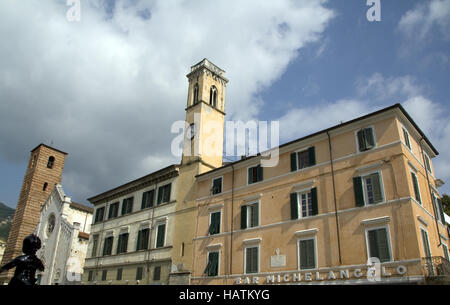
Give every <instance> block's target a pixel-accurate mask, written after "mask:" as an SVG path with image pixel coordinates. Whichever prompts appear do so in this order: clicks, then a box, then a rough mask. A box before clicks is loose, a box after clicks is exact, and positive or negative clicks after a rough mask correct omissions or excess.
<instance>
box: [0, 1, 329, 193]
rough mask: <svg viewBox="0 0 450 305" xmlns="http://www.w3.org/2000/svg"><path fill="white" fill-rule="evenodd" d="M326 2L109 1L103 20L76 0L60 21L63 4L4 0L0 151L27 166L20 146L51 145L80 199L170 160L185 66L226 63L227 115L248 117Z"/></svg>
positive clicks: (316, 26)
mask: <svg viewBox="0 0 450 305" xmlns="http://www.w3.org/2000/svg"><path fill="white" fill-rule="evenodd" d="M325 3H326V1H321V0H316V1H312V0H304V1H298V0H296V1H292V0H279V1H264V2H261V1H256V0H255V1H240V2H233V3H231V2H230V1H225V0H223V1H219V0H217V1H206V0H204V1H183V0H179V1H173V0H164V1H117V3H116V5H115V7H114V11H113V14H112V15H111V14H107V13H106V10H105V8H106V6H105V5H106V2H105V1H102V0H97V1H82V2H81V22H68V21H67V20H66V12H67V10H68V9H69V7H68V6H65V1H56V0H54V1H37V0H36V1H13V0H3V1H0V37H1V38H2V41H3V43H2V44H1V45H0V66H1V67H2V69H1V70H0V101H1V102H0V122H1V127H2V128H1V129H0V157H1V159H4V160H8V162H23V160H22V159H21V157H19V154H18V153H17V152H19V151H20V152H22V151H27V150H29V149H31V148H33V147H34V146H35V145H37V144H38V143H40V142H45V143H46V144H50V141H52V140H53V141H54V146H55V147H57V148H60V149H62V150H65V151H67V152H68V153H69V155H68V159H67V163H66V167H65V173H64V179H63V183H65V185H64V187H65V189H66V190H67V192H68V193H69V194H70V195H72V197H73V198H74V200H79V201H84V199H85V198H87V197H90V196H91V195H95V194H96V193H98V192H103V191H105V190H106V189H107V188H112V187H115V186H117V185H118V184H119V183H124V182H127V181H129V180H130V179H134V178H136V177H139V176H141V175H145V174H147V173H148V172H149V171H151V170H156V169H158V168H160V167H161V165H162V163H165V162H167V163H177V162H179V161H180V160H178V158H175V157H171V156H170V155H169V151H170V143H171V140H172V139H173V137H174V136H175V135H173V134H171V133H170V126H171V124H172V122H174V121H175V120H180V119H184V107H185V103H186V93H187V79H186V77H185V75H186V74H187V73H188V72H189V68H190V66H191V65H193V64H195V63H196V62H198V61H200V60H201V59H202V58H203V57H207V58H209V59H210V60H211V61H212V62H214V63H215V64H217V65H218V66H220V67H221V68H223V69H225V70H226V71H227V77H228V78H229V79H230V83H229V85H228V88H227V90H228V91H227V105H226V111H227V119H231V118H234V119H250V118H254V117H256V116H257V115H258V111H259V106H260V105H261V103H262V101H260V100H259V99H258V98H257V94H258V92H260V91H261V90H262V89H263V88H265V87H267V86H270V84H271V83H272V82H274V81H275V80H276V79H278V78H279V77H280V76H281V75H282V73H283V72H284V71H285V69H286V67H287V66H288V64H289V62H290V61H291V60H293V59H294V58H295V57H296V56H297V52H298V49H300V48H302V47H304V46H305V45H307V44H309V43H312V42H316V41H318V40H319V39H320V35H321V34H322V33H323V31H324V30H325V28H326V26H327V24H328V22H329V21H330V20H331V19H332V18H333V12H332V11H331V10H329V9H327V8H325ZM145 10H146V11H145ZM143 11H145V12H146V13H145V14H144V15H146V16H147V17H149V18H142V17H141V16H142V15H143V14H142V12H143ZM242 109H245V111H242ZM20 156H22V155H20ZM165 165H169V164H165Z"/></svg>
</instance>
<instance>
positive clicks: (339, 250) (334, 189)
mask: <svg viewBox="0 0 450 305" xmlns="http://www.w3.org/2000/svg"><path fill="white" fill-rule="evenodd" d="M327 136H328V147H329V151H330V165H331V180H332V181H333V198H334V215H335V218H336V233H337V242H338V253H339V265H342V256H341V238H340V233H339V218H338V209H337V201H336V186H335V182H334V166H333V155H332V152H331V138H330V133H329V132H328V131H327Z"/></svg>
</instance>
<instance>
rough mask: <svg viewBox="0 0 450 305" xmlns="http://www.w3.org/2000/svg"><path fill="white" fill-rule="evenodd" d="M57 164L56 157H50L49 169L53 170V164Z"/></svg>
mask: <svg viewBox="0 0 450 305" xmlns="http://www.w3.org/2000/svg"><path fill="white" fill-rule="evenodd" d="M54 163H55V157H53V156H50V157H49V158H48V162H47V168H53V164H54Z"/></svg>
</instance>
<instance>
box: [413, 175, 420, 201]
mask: <svg viewBox="0 0 450 305" xmlns="http://www.w3.org/2000/svg"><path fill="white" fill-rule="evenodd" d="M411 178H412V182H413V187H414V195H415V197H416V200H417V201H418V202H420V203H422V200H421V198H420V190H419V182H418V181H417V177H416V175H415V174H414V173H411Z"/></svg>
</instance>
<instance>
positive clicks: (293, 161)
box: [291, 153, 297, 172]
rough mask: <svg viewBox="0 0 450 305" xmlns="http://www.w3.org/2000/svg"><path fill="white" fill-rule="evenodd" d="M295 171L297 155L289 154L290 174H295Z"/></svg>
mask: <svg viewBox="0 0 450 305" xmlns="http://www.w3.org/2000/svg"><path fill="white" fill-rule="evenodd" d="M296 170H297V153H292V154H291V172H295V171H296Z"/></svg>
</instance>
